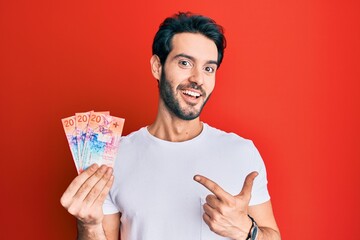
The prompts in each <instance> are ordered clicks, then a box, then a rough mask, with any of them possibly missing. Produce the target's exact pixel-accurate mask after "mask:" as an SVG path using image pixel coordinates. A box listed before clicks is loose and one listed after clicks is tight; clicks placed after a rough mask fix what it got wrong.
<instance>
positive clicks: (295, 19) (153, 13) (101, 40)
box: [0, 0, 360, 240]
mask: <svg viewBox="0 0 360 240" xmlns="http://www.w3.org/2000/svg"><path fill="white" fill-rule="evenodd" d="M179 10H182V11H185V10H190V11H193V12H196V13H201V14H204V15H208V16H211V17H212V18H214V19H215V20H216V21H217V22H218V23H220V24H221V25H223V26H224V27H225V31H226V36H227V40H228V48H227V49H226V53H225V59H224V62H223V65H222V66H221V68H220V70H219V72H218V76H217V86H216V88H215V92H214V94H213V96H212V99H211V101H210V102H209V103H208V105H207V107H206V108H205V111H204V113H203V116H202V120H203V121H205V122H207V123H209V124H211V125H213V126H216V127H218V128H221V129H224V130H227V131H233V132H236V133H238V134H239V135H242V136H244V137H246V138H250V139H252V140H254V142H255V144H256V145H257V147H258V148H259V150H260V152H261V154H262V156H263V158H264V160H265V163H266V166H267V169H268V178H269V189H270V193H271V196H272V202H273V205H274V211H275V216H276V218H277V221H278V224H279V226H280V229H281V233H282V236H283V239H291V240H303V239H358V230H357V227H358V225H359V223H360V222H359V215H360V207H359V202H360V193H359V183H360V180H359V176H358V175H357V174H358V172H359V169H360V168H359V167H360V141H359V133H360V128H359V123H360V106H359V105H360V104H359V103H360V94H359V90H360V70H359V69H360V67H359V56H360V21H359V20H360V19H359V18H360V17H359V16H360V14H359V13H360V4H359V1H355V0H354V1H331V0H330V1H329V0H327V1H325V0H324V1H317V0H314V1H310V0H308V1H295V0H288V1H278V0H273V1H268V0H258V1H247V0H240V1H215V0H214V1H212V0H207V1H202V0H191V1H190V0H183V1H160V0H152V1H145V0H138V1H89V0H87V1H68V0H66V1H48V0H43V1H41V0H33V1H21V0H12V1H6V0H1V1H0V34H1V35H0V64H1V65H0V80H1V88H0V93H1V95H0V104H1V105H0V106H1V115H0V116H1V117H0V126H1V140H0V141H1V144H0V146H1V174H0V184H1V185H0V189H1V198H0V199H1V200H0V201H1V202H0V208H1V209H0V210H1V211H0V214H1V217H0V219H1V220H0V221H1V223H0V226H1V227H0V229H1V230H0V239H74V238H75V235H76V228H75V222H74V219H73V218H72V217H71V216H70V215H68V213H67V212H66V211H65V210H64V209H63V208H62V207H61V206H60V203H59V199H60V196H61V194H62V192H63V191H64V190H65V189H66V187H67V185H68V184H69V183H70V181H71V180H72V179H73V178H74V177H75V176H76V171H75V167H74V164H73V162H72V159H71V155H70V151H69V148H68V145H67V142H66V139H65V135H64V132H63V129H62V126H61V122H60V119H61V118H63V117H67V116H70V115H73V114H74V113H75V112H81V111H87V110H90V109H94V110H110V111H111V114H112V115H114V116H119V117H124V118H126V123H125V129H124V132H125V134H128V133H130V132H132V131H134V130H136V129H138V128H139V127H141V126H144V125H146V124H149V123H151V122H152V121H153V120H154V117H155V114H156V107H157V88H156V81H155V80H154V79H153V78H152V76H151V74H150V66H149V59H150V57H151V43H152V38H153V36H154V34H155V32H156V30H157V28H158V25H159V23H160V22H161V21H162V20H163V19H164V18H165V17H167V16H169V15H171V14H173V13H175V12H177V11H179ZM180 211H181V210H180ZM159 227H161V226H159Z"/></svg>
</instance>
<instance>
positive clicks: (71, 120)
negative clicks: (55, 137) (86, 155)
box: [61, 116, 80, 173]
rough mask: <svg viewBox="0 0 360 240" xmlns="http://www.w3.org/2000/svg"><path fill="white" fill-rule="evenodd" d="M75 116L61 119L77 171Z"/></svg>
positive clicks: (78, 169) (78, 168) (78, 167)
mask: <svg viewBox="0 0 360 240" xmlns="http://www.w3.org/2000/svg"><path fill="white" fill-rule="evenodd" d="M75 120H76V119H75V116H71V117H67V118H63V119H61V121H62V125H63V127H64V131H65V135H66V138H67V141H68V143H69V147H70V151H71V155H72V157H73V160H74V163H75V167H76V170H77V172H78V173H79V172H80V166H79V164H80V161H79V153H78V142H77V138H76V122H75Z"/></svg>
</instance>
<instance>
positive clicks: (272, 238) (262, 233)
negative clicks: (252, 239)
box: [256, 227, 281, 240]
mask: <svg viewBox="0 0 360 240" xmlns="http://www.w3.org/2000/svg"><path fill="white" fill-rule="evenodd" d="M256 240H281V237H280V233H279V232H278V231H276V230H274V229H272V228H268V227H259V232H258V236H257V238H256Z"/></svg>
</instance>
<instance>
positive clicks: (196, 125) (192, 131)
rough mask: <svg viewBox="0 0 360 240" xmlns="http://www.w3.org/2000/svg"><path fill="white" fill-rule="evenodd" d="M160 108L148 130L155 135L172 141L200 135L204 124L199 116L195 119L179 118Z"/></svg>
mask: <svg viewBox="0 0 360 240" xmlns="http://www.w3.org/2000/svg"><path fill="white" fill-rule="evenodd" d="M159 109H163V110H162V111H161V110H159V111H158V114H157V116H156V119H155V122H154V123H153V124H151V125H150V126H148V131H149V132H150V134H152V135H153V136H155V137H157V138H160V139H162V140H166V141H171V142H183V141H187V140H190V139H193V138H195V137H196V136H198V135H199V134H200V133H201V131H202V129H203V125H202V123H201V122H200V119H199V117H197V118H195V119H193V120H183V119H180V118H178V117H177V116H175V115H174V114H172V113H169V111H168V110H167V109H165V108H159Z"/></svg>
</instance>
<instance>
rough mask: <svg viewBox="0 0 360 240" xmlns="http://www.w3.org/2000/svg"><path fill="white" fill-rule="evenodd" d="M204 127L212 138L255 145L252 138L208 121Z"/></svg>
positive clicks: (225, 141) (249, 145) (250, 145)
mask: <svg viewBox="0 0 360 240" xmlns="http://www.w3.org/2000/svg"><path fill="white" fill-rule="evenodd" d="M204 127H205V128H206V131H207V134H208V136H209V138H210V139H214V140H215V141H219V142H222V143H227V144H236V145H238V144H240V145H243V146H247V147H254V143H253V141H252V140H250V139H246V138H244V137H241V136H239V135H238V134H236V133H233V132H226V131H223V130H220V129H217V128H215V127H212V126H210V125H208V124H206V123H204Z"/></svg>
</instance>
